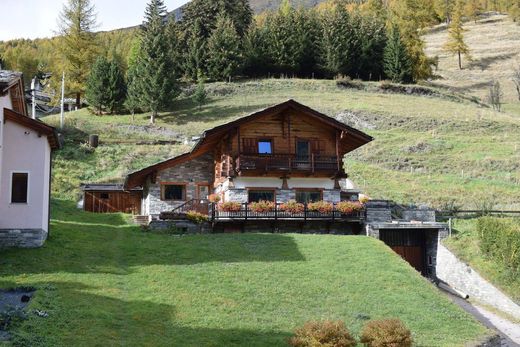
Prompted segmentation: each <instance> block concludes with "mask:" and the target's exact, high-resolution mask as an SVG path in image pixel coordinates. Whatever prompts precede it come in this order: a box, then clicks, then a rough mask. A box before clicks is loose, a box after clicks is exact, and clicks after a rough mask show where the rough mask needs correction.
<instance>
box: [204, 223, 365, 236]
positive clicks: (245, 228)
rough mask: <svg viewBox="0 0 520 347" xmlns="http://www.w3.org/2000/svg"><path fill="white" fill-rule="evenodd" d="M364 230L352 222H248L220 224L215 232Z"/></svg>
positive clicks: (343, 232)
mask: <svg viewBox="0 0 520 347" xmlns="http://www.w3.org/2000/svg"><path fill="white" fill-rule="evenodd" d="M362 230H363V228H362V224H361V223H352V222H323V221H306V222H304V221H247V222H234V223H233V222H226V223H219V224H217V225H216V226H215V229H214V232H216V233H233V232H251V233H266V232H267V233H299V234H335V235H359V234H360V233H362Z"/></svg>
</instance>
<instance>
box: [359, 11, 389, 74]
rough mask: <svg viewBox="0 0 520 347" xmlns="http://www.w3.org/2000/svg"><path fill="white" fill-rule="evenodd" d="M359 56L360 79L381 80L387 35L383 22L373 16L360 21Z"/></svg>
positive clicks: (367, 16)
mask: <svg viewBox="0 0 520 347" xmlns="http://www.w3.org/2000/svg"><path fill="white" fill-rule="evenodd" d="M359 36H360V39H361V55H360V57H359V68H358V72H357V74H358V75H359V76H360V77H361V78H362V79H368V80H374V79H376V80H377V79H381V78H382V77H383V75H384V63H383V60H384V52H385V47H386V41H387V35H386V28H385V22H384V21H383V20H382V19H381V18H378V17H375V16H373V15H366V16H364V17H363V18H362V19H361V27H360V35H359Z"/></svg>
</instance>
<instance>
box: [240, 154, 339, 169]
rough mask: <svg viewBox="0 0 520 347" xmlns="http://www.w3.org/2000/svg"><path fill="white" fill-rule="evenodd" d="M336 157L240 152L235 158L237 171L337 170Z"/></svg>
mask: <svg viewBox="0 0 520 347" xmlns="http://www.w3.org/2000/svg"><path fill="white" fill-rule="evenodd" d="M340 167H341V165H340V164H339V161H338V157H336V156H325V155H315V154H312V155H310V156H308V157H297V156H296V155H293V154H268V155H254V154H253V155H252V154H241V155H239V156H238V158H237V160H236V168H237V171H247V170H261V171H273V170H277V171H309V172H316V171H334V170H338V168H340Z"/></svg>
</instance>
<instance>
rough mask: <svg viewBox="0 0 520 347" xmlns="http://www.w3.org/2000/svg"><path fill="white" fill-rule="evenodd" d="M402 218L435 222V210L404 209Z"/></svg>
mask: <svg viewBox="0 0 520 347" xmlns="http://www.w3.org/2000/svg"><path fill="white" fill-rule="evenodd" d="M403 219H404V220H407V221H421V222H435V210H431V209H413V210H404V211H403Z"/></svg>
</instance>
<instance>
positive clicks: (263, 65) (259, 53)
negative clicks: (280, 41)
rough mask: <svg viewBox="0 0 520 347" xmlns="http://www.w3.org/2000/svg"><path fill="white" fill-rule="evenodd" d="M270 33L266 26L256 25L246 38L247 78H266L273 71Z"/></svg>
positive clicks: (245, 71)
mask: <svg viewBox="0 0 520 347" xmlns="http://www.w3.org/2000/svg"><path fill="white" fill-rule="evenodd" d="M268 34H269V32H268V30H267V26H266V25H260V24H258V23H254V24H253V25H251V27H250V28H249V30H248V32H247V33H246V35H245V36H244V41H243V52H244V68H243V71H244V73H245V74H246V75H247V76H265V75H267V74H268V73H269V72H271V71H273V61H272V58H271V55H270V45H269V35H268Z"/></svg>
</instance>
